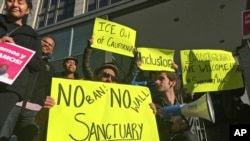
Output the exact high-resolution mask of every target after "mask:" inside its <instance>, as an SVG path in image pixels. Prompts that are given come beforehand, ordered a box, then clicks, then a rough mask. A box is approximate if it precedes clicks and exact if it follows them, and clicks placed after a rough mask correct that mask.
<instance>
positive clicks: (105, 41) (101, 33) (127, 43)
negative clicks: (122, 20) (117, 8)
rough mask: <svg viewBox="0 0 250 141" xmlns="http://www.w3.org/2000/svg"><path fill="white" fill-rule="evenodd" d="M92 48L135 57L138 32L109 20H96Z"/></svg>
mask: <svg viewBox="0 0 250 141" xmlns="http://www.w3.org/2000/svg"><path fill="white" fill-rule="evenodd" d="M93 30H94V31H93V38H94V41H93V44H92V45H91V47H93V48H97V49H101V50H105V51H109V52H113V53H117V54H122V55H125V56H129V57H133V56H134V54H133V50H134V48H135V39H136V31H135V30H133V29H131V28H129V27H127V26H124V25H121V24H118V23H115V22H111V21H108V20H104V19H101V18H96V19H95V25H94V29H93Z"/></svg>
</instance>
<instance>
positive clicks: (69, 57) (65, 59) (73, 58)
mask: <svg viewBox="0 0 250 141" xmlns="http://www.w3.org/2000/svg"><path fill="white" fill-rule="evenodd" d="M68 60H74V61H75V62H76V65H77V64H78V60H77V59H76V58H75V57H72V56H68V57H66V58H64V60H63V64H64V63H65V62H66V61H68Z"/></svg>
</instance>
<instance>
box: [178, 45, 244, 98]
mask: <svg viewBox="0 0 250 141" xmlns="http://www.w3.org/2000/svg"><path fill="white" fill-rule="evenodd" d="M180 55H181V67H182V80H183V85H184V87H185V88H187V92H189V93H190V92H209V91H221V90H231V89H236V88H241V87H243V79H242V75H241V72H240V71H238V70H237V69H238V66H237V64H236V61H235V59H234V57H233V55H232V53H231V52H228V51H224V50H210V49H197V50H181V52H180Z"/></svg>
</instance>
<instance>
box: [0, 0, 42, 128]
mask: <svg viewBox="0 0 250 141" xmlns="http://www.w3.org/2000/svg"><path fill="white" fill-rule="evenodd" d="M5 8H6V12H7V13H6V14H5V15H4V14H0V42H9V43H14V44H17V45H20V46H22V47H25V48H28V49H31V50H33V51H35V52H36V53H35V55H34V56H33V57H32V58H31V59H30V61H29V62H28V64H27V65H26V66H25V67H24V69H23V70H22V71H21V72H20V74H19V75H18V77H17V78H16V80H15V81H14V82H13V84H11V85H9V84H6V83H2V82H0V113H1V114H0V131H1V128H2V126H3V124H4V122H5V120H6V118H7V115H8V114H9V112H10V110H11V109H12V108H13V106H14V105H15V104H16V103H17V102H18V101H23V100H24V99H25V97H26V96H27V95H29V93H31V91H32V87H33V84H34V81H35V76H36V74H37V72H39V71H40V70H41V68H42V59H41V56H42V54H41V45H40V40H39V35H38V34H37V32H36V31H35V30H34V29H33V28H32V27H31V26H29V25H26V24H25V23H24V20H25V19H26V18H27V15H28V14H30V12H31V10H32V1H31V0H5Z"/></svg>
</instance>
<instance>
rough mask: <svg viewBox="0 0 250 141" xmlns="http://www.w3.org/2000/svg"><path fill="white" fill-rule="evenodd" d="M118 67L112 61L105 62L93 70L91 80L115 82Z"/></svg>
mask: <svg viewBox="0 0 250 141" xmlns="http://www.w3.org/2000/svg"><path fill="white" fill-rule="evenodd" d="M117 74H118V68H117V67H116V66H115V65H114V64H113V63H105V64H103V65H102V66H101V67H99V68H97V69H96V70H95V72H94V78H93V80H96V81H102V82H109V83H115V82H117V81H116V76H117Z"/></svg>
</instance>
